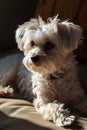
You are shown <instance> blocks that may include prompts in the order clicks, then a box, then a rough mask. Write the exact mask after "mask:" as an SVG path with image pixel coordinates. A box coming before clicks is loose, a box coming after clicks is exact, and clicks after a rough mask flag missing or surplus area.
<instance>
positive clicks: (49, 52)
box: [16, 16, 82, 74]
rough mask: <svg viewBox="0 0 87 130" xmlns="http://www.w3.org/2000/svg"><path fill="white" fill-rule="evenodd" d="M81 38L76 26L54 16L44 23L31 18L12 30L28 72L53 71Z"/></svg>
mask: <svg viewBox="0 0 87 130" xmlns="http://www.w3.org/2000/svg"><path fill="white" fill-rule="evenodd" d="M81 37H82V31H81V29H80V28H79V26H77V25H74V24H73V23H71V22H67V21H65V22H59V19H58V18H57V16H56V17H55V18H53V19H51V18H50V19H48V22H47V23H45V22H44V21H43V20H42V18H40V17H39V18H38V19H32V20H31V21H29V22H26V23H24V24H23V25H21V26H19V28H18V29H17V31H16V41H17V43H18V47H19V48H20V50H21V51H23V52H24V55H25V57H24V59H23V63H24V65H25V66H26V67H27V69H29V70H30V71H35V72H39V73H42V74H43V73H45V74H46V73H54V72H55V71H56V70H57V69H58V67H59V66H60V65H61V64H62V63H63V62H64V59H65V58H66V57H67V55H68V54H70V53H71V52H72V51H73V50H75V49H76V48H77V46H78V45H79V43H80V39H81Z"/></svg>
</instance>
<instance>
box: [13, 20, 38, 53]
mask: <svg viewBox="0 0 87 130" xmlns="http://www.w3.org/2000/svg"><path fill="white" fill-rule="evenodd" d="M38 25H39V23H38V20H37V19H31V20H30V21H29V22H25V23H24V24H22V25H20V26H19V27H18V29H17V30H16V34H15V39H16V42H17V43H18V48H19V49H20V50H21V51H23V47H24V39H23V38H24V35H25V33H26V32H27V31H29V30H36V29H37V27H38Z"/></svg>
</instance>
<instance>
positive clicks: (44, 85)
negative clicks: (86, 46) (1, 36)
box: [16, 16, 84, 126]
mask: <svg viewBox="0 0 87 130" xmlns="http://www.w3.org/2000/svg"><path fill="white" fill-rule="evenodd" d="M81 38H82V30H81V28H80V27H79V26H77V25H75V24H73V23H72V22H68V21H64V22H61V21H60V20H59V19H58V17H57V16H56V17H54V18H49V19H48V20H47V22H44V21H43V20H42V18H41V17H39V18H38V19H31V20H30V21H29V22H26V23H24V24H23V25H21V26H19V28H18V29H17V31H16V42H17V43H18V48H19V49H20V50H21V51H23V52H24V59H23V64H24V65H25V67H26V68H27V69H28V72H27V71H25V72H24V71H23V68H21V69H19V71H18V72H17V78H16V79H17V84H18V87H19V89H20V92H21V93H22V94H23V95H25V97H27V98H29V99H33V104H34V106H35V109H36V110H37V111H38V112H40V113H41V114H42V116H43V117H44V119H46V120H50V121H53V122H54V123H55V124H56V125H57V126H67V125H71V124H72V123H73V121H74V120H75V116H73V115H70V112H69V110H68V109H66V108H64V105H65V104H72V103H73V102H74V101H78V100H79V99H80V98H82V97H84V91H83V89H82V88H81V86H80V82H79V80H78V74H77V67H76V62H75V60H74V56H73V54H72V51H74V50H75V49H76V48H77V46H78V45H79V44H80V42H81Z"/></svg>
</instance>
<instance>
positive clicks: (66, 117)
mask: <svg viewBox="0 0 87 130" xmlns="http://www.w3.org/2000/svg"><path fill="white" fill-rule="evenodd" d="M53 120H54V123H55V124H56V125H57V126H69V125H71V124H72V123H73V122H74V121H75V116H73V115H70V114H69V111H68V109H64V108H63V107H61V106H60V108H58V110H56V112H55V114H54V118H53Z"/></svg>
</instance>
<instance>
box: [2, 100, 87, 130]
mask: <svg viewBox="0 0 87 130" xmlns="http://www.w3.org/2000/svg"><path fill="white" fill-rule="evenodd" d="M19 129H20V130H46V129H48V130H49V129H51V130H66V128H63V127H57V126H55V125H54V124H53V123H52V122H49V121H45V120H44V119H43V118H42V116H41V115H40V114H39V113H37V112H36V111H35V109H34V107H33V106H32V104H31V103H30V102H28V101H25V100H21V99H5V98H0V130H19ZM72 129H73V130H80V129H84V130H87V118H81V117H79V118H78V120H77V122H75V123H74V124H73V125H72V126H71V127H68V130H72Z"/></svg>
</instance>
